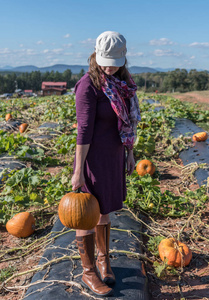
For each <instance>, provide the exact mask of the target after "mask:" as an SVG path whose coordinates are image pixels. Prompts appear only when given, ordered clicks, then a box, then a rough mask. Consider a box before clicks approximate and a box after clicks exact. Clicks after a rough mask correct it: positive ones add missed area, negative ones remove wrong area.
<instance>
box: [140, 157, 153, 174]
mask: <svg viewBox="0 0 209 300" xmlns="http://www.w3.org/2000/svg"><path fill="white" fill-rule="evenodd" d="M136 171H137V173H138V174H139V175H140V176H144V175H145V174H150V175H153V174H154V173H155V165H154V164H153V163H152V162H151V161H150V160H148V159H143V160H140V162H138V164H137V166H136Z"/></svg>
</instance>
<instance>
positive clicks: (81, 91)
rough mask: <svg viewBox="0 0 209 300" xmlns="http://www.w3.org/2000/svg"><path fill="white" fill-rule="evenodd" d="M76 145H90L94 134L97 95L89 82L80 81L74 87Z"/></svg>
mask: <svg viewBox="0 0 209 300" xmlns="http://www.w3.org/2000/svg"><path fill="white" fill-rule="evenodd" d="M75 94H76V117H77V123H78V127H77V130H78V133H77V145H86V144H91V142H92V137H93V133H94V122H95V115H96V105H97V95H96V91H95V88H94V86H93V84H91V81H90V80H85V79H83V80H82V79H81V80H80V81H79V82H78V84H77V85H76V89H75Z"/></svg>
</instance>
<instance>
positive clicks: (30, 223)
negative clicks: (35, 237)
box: [6, 212, 35, 237]
mask: <svg viewBox="0 0 209 300" xmlns="http://www.w3.org/2000/svg"><path fill="white" fill-rule="evenodd" d="M6 229H7V231H8V232H9V233H10V234H12V235H14V236H16V237H28V236H30V235H31V234H32V233H34V231H35V218H34V217H33V215H32V214H31V213H29V212H21V213H19V214H16V215H14V217H13V218H12V219H10V220H9V221H8V222H7V223H6Z"/></svg>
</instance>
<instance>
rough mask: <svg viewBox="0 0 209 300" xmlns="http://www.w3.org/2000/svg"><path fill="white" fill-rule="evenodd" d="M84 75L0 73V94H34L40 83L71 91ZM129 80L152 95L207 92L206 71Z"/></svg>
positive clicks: (139, 76)
mask: <svg viewBox="0 0 209 300" xmlns="http://www.w3.org/2000/svg"><path fill="white" fill-rule="evenodd" d="M84 74H85V71H84V70H83V69H82V70H81V71H80V73H79V74H76V75H75V74H72V72H71V70H70V69H68V70H66V71H64V72H63V73H60V72H58V71H56V72H54V71H51V72H45V73H41V72H40V71H33V72H30V73H28V72H26V73H14V72H5V73H3V72H2V73H1V74H0V94H3V93H14V91H15V89H17V88H18V89H21V90H29V89H30V90H33V92H37V91H40V90H41V83H42V82H43V81H52V82H57V81H64V82H67V88H68V89H70V88H72V87H74V86H75V84H76V82H77V81H78V80H79V79H80V78H81V77H82V76H83V75H84ZM132 77H133V79H134V81H135V82H136V84H137V86H138V88H139V90H143V91H145V92H155V91H156V90H157V91H158V92H161V93H166V92H189V91H201V90H208V89H209V73H208V71H197V70H195V69H193V70H190V71H189V72H188V71H187V70H185V69H176V70H174V71H169V72H157V73H141V74H132Z"/></svg>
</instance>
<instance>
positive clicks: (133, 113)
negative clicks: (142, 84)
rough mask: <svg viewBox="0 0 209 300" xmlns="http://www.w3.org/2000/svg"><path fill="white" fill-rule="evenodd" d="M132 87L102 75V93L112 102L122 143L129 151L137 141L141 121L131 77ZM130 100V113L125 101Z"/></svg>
mask: <svg viewBox="0 0 209 300" xmlns="http://www.w3.org/2000/svg"><path fill="white" fill-rule="evenodd" d="M130 82H131V86H128V85H127V83H126V82H125V81H121V80H119V79H117V78H116V77H114V76H105V75H102V91H103V92H104V94H105V95H106V96H107V98H108V99H109V100H110V104H111V106H112V108H113V110H114V112H115V113H116V115H117V118H118V131H119V135H120V138H121V141H122V143H123V145H124V146H126V147H127V148H128V149H132V148H133V145H134V142H135V140H136V136H137V133H136V127H137V124H138V122H139V121H141V116H140V109H139V102H138V98H137V96H136V90H137V87H136V84H135V82H134V81H133V79H132V78H131V76H130ZM126 98H129V99H130V113H129V112H128V109H127V106H126V103H125V100H124V99H126Z"/></svg>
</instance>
